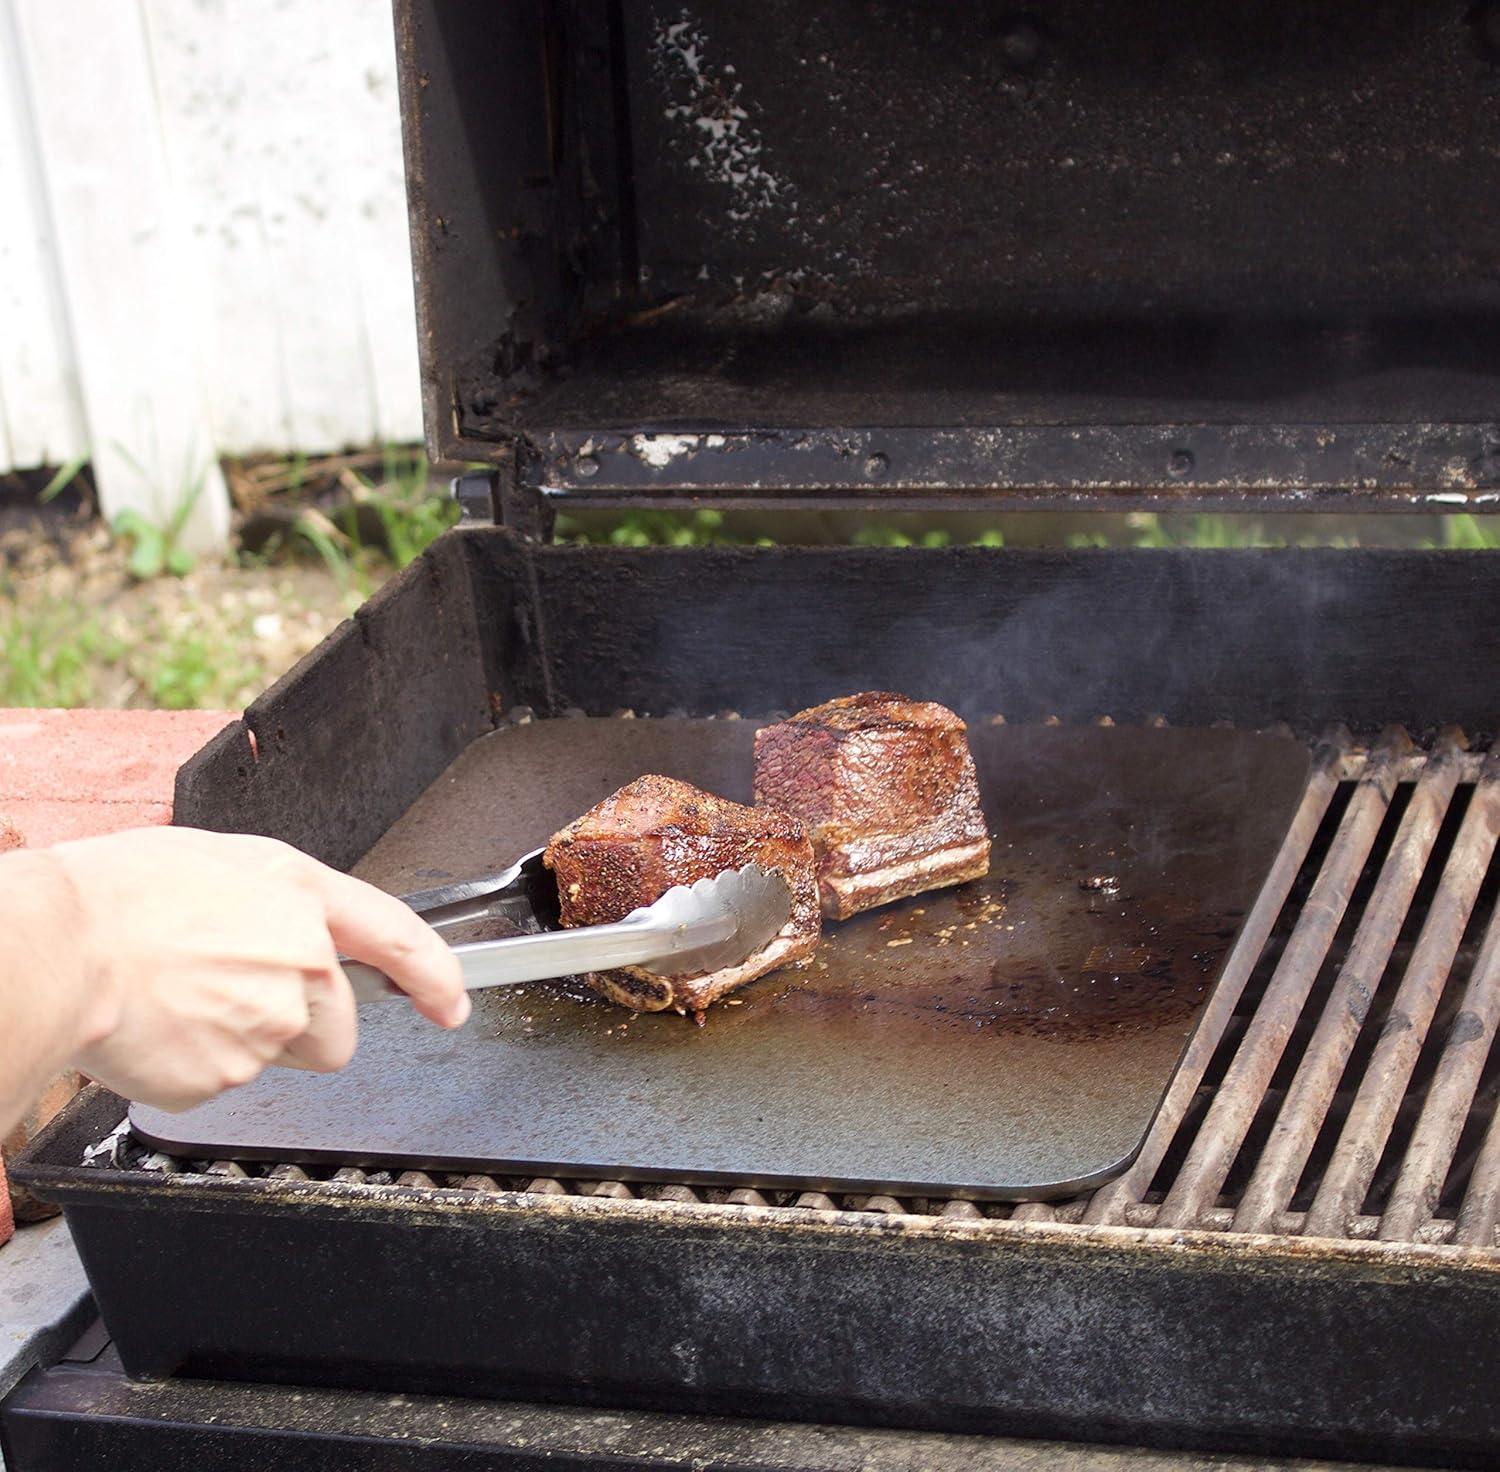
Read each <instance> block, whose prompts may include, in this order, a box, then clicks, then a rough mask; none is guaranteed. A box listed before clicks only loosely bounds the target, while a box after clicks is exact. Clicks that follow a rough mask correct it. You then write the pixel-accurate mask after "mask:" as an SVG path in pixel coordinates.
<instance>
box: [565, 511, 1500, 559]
mask: <svg viewBox="0 0 1500 1472" xmlns="http://www.w3.org/2000/svg"><path fill="white" fill-rule="evenodd" d="M1423 524H1424V525H1425V526H1428V527H1430V524H1431V519H1427V520H1426V522H1425V523H1423ZM1412 525H1417V523H1411V522H1406V521H1405V520H1404V518H1402V517H1399V516H1397V515H1395V514H1393V513H1373V514H1371V513H1366V514H1363V515H1354V516H1341V515H1337V514H1317V515H1301V516H1297V515H1291V516H1287V515H1278V514H1270V515H1254V514H1247V513H1222V514H1209V513H1199V514H1184V513H1176V512H1173V513H1166V514H1161V515H1158V514H1156V513H1154V512H1130V513H1124V514H1122V513H1118V512H1091V513H1068V514H1056V515H1054V514H1052V513H1048V512H1028V511H1023V512H1008V513H1001V514H999V515H993V516H983V515H980V514H976V513H973V512H961V513H955V514H951V515H944V514H936V513H935V514H932V515H923V514H921V513H908V514H904V515H899V516H888V517H882V518H880V519H878V520H871V519H868V518H865V517H861V516H859V515H857V514H855V513H839V512H829V513H820V512H810V513H788V514H783V515H781V516H779V517H778V516H775V515H774V514H772V513H744V512H736V513H728V514H726V513H724V512H720V511H714V510H710V509H699V510H696V511H690V512H669V511H635V512H626V513H623V514H621V513H614V514H610V513H600V512H594V513H590V514H589V515H586V516H585V515H577V514H573V515H569V514H563V515H561V516H559V517H558V519H557V537H558V540H560V541H566V542H573V543H578V544H585V545H587V544H590V543H593V544H607V545H612V546H620V547H688V546H700V547H701V546H735V545H740V546H744V545H758V546H769V545H774V544H775V543H779V542H786V543H808V544H830V543H832V544H838V543H846V544H849V545H853V546H856V547H958V546H970V547H1008V546H1050V547H1058V546H1063V547H1071V548H1102V547H1116V548H1121V547H1123V548H1146V549H1165V548H1176V547H1194V548H1209V549H1243V548H1278V547H1358V546H1370V545H1374V546H1387V545H1405V546H1416V547H1423V548H1441V549H1445V550H1455V551H1473V550H1480V549H1495V548H1500V516H1473V515H1468V514H1463V515H1450V516H1444V517H1443V518H1442V519H1441V531H1440V534H1439V535H1438V536H1437V537H1436V538H1434V537H1432V536H1430V535H1425V534H1424V535H1417V536H1403V535H1402V531H1403V527H1404V526H1412ZM772 532H774V533H775V534H774V535H772V534H771V533H772Z"/></svg>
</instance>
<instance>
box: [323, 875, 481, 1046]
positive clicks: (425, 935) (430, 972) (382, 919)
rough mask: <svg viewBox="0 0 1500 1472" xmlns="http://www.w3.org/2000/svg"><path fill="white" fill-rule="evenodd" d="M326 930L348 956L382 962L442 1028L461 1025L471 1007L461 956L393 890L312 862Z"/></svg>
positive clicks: (406, 991) (386, 972)
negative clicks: (461, 967)
mask: <svg viewBox="0 0 1500 1472" xmlns="http://www.w3.org/2000/svg"><path fill="white" fill-rule="evenodd" d="M313 869H314V871H315V881H314V882H315V883H316V885H317V887H318V890H319V893H320V894H321V896H322V899H323V905H324V912H325V915H326V918H327V921H328V931H329V934H330V935H331V936H332V937H333V943H334V945H336V946H337V947H338V948H339V950H340V951H342V952H343V953H344V954H345V955H346V956H349V957H351V958H352V959H353V960H356V961H367V962H368V963H369V964H370V965H371V966H378V967H379V968H380V969H381V970H382V971H383V972H385V974H386V975H387V976H389V977H390V979H391V980H392V981H393V982H395V983H396V985H397V986H398V987H400V988H401V990H402V991H404V992H405V993H406V994H407V996H409V997H410V998H411V1000H412V1005H413V1006H414V1007H415V1008H416V1009H417V1011H418V1012H420V1013H421V1014H422V1015H423V1016H424V1017H426V1018H428V1019H430V1020H431V1021H433V1022H435V1023H437V1024H438V1025H439V1026H440V1027H462V1026H463V1024H464V1023H465V1022H466V1021H467V1020H468V1017H469V1012H470V1002H469V994H468V992H466V991H465V990H464V983H463V972H462V970H461V969H460V967H459V964H458V957H457V956H455V955H454V954H453V951H452V950H451V949H450V948H449V946H448V943H447V942H446V941H445V940H443V938H442V937H441V936H440V935H438V933H437V932H436V931H435V930H433V929H432V927H431V926H430V925H428V924H427V922H426V921H425V920H423V919H421V918H420V917H419V916H418V915H417V914H416V913H415V912H413V911H412V910H410V909H408V908H407V907H406V906H405V905H404V904H402V902H401V901H400V900H398V899H396V898H395V896H394V895H388V894H386V893H385V891H384V890H380V889H376V888H375V886H374V885H372V884H366V883H365V882H364V881H363V880H362V879H355V878H353V877H352V876H350V875H348V874H340V873H339V872H338V870H336V869H328V868H325V867H324V866H323V865H321V864H316V863H315V864H314V865H313Z"/></svg>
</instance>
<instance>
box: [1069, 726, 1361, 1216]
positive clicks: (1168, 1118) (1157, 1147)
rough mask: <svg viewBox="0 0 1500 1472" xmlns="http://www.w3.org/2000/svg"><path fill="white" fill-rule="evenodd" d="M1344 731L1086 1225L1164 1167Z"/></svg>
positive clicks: (1325, 757)
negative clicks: (1148, 1116) (1139, 1138)
mask: <svg viewBox="0 0 1500 1472" xmlns="http://www.w3.org/2000/svg"><path fill="white" fill-rule="evenodd" d="M1350 745H1351V741H1350V737H1349V733H1348V732H1347V731H1344V730H1342V729H1339V730H1335V731H1331V732H1329V733H1328V734H1327V735H1326V736H1325V737H1324V738H1323V740H1322V742H1321V743H1320V744H1319V746H1318V748H1317V750H1316V752H1315V753H1314V755H1313V764H1312V771H1311V773H1310V775H1309V777H1308V782H1307V790H1306V791H1305V792H1304V794H1303V797H1302V805H1301V807H1300V808H1298V810H1297V815H1296V817H1295V818H1293V819H1292V824H1291V827H1290V828H1289V829H1288V830H1287V836H1286V839H1285V841H1284V842H1283V844H1282V846H1281V851H1280V853H1278V854H1277V855H1276V861H1275V863H1274V864H1273V865H1272V866H1271V872H1270V874H1269V875H1268V876H1267V878H1266V882H1265V885H1264V886H1263V887H1262V889H1261V892H1260V895H1259V897H1258V898H1257V899H1256V902H1255V904H1254V906H1253V907H1252V908H1251V910H1250V913H1249V915H1247V916H1246V917H1245V923H1244V926H1243V927H1242V928H1241V930H1240V935H1239V939H1238V940H1237V941H1236V943H1235V946H1234V949H1233V950H1232V951H1231V952H1230V954H1229V958H1228V960H1227V961H1226V962H1225V963H1224V970H1223V973H1222V975H1221V976H1220V979H1219V984H1218V986H1217V987H1215V989H1214V993H1213V996H1212V997H1211V998H1210V999H1209V1003H1208V1006H1207V1007H1205V1008H1204V1011H1203V1017H1202V1018H1201V1020H1200V1021H1199V1023H1198V1027H1197V1030H1196V1031H1195V1032H1194V1033H1193V1036H1192V1039H1191V1041H1190V1042H1189V1043H1188V1046H1187V1049H1186V1051H1185V1052H1184V1054H1183V1058H1182V1062H1181V1063H1180V1064H1179V1065H1178V1068H1177V1073H1176V1075H1175V1076H1174V1077H1173V1079H1172V1084H1171V1087H1170V1088H1169V1089H1168V1091H1167V1096H1166V1098H1165V1099H1164V1100H1163V1101H1162V1106H1161V1109H1160V1110H1159V1111H1158V1113H1157V1116H1156V1122H1155V1123H1154V1124H1153V1126H1152V1128H1151V1133H1150V1134H1149V1135H1148V1136H1147V1138H1146V1143H1145V1144H1144V1145H1143V1146H1142V1147H1141V1152H1140V1154H1139V1155H1138V1156H1137V1157H1136V1159H1135V1162H1134V1164H1133V1165H1132V1166H1131V1167H1130V1169H1129V1170H1127V1171H1126V1172H1125V1173H1124V1174H1123V1175H1121V1176H1119V1177H1117V1178H1116V1179H1115V1180H1114V1181H1112V1182H1111V1183H1110V1184H1109V1185H1107V1186H1103V1187H1101V1188H1100V1189H1099V1190H1098V1191H1096V1192H1095V1193H1094V1197H1093V1200H1091V1201H1090V1202H1089V1204H1088V1206H1087V1207H1086V1208H1085V1209H1084V1213H1083V1220H1084V1221H1085V1222H1088V1223H1090V1224H1099V1225H1106V1226H1109V1225H1113V1226H1118V1225H1120V1224H1121V1223H1123V1222H1124V1221H1125V1219H1126V1213H1127V1210H1128V1208H1129V1207H1130V1206H1132V1205H1134V1204H1135V1203H1138V1202H1140V1201H1141V1199H1142V1198H1143V1197H1144V1196H1145V1194H1146V1192H1147V1190H1148V1189H1149V1188H1150V1185H1151V1181H1152V1178H1153V1177H1154V1176H1155V1175H1156V1172H1157V1171H1158V1170H1159V1169H1160V1168H1161V1163H1162V1160H1163V1158H1164V1157H1165V1156H1166V1153H1167V1150H1168V1148H1169V1147H1170V1145H1171V1143H1172V1137H1173V1136H1174V1135H1175V1134H1176V1133H1177V1130H1178V1127H1179V1126H1180V1125H1181V1124H1182V1121H1183V1119H1184V1117H1185V1116H1186V1115H1187V1112H1188V1107H1189V1106H1190V1105H1191V1104H1192V1102H1193V1098H1194V1096H1195V1095H1196V1094H1197V1092H1198V1087H1199V1085H1200V1084H1201V1083H1202V1082H1203V1075H1204V1073H1205V1072H1206V1071H1207V1069H1208V1065H1209V1061H1210V1060H1211V1059H1212V1058H1213V1055H1214V1050H1215V1049H1216V1048H1217V1047H1218V1045H1219V1039H1220V1038H1221V1037H1223V1035H1224V1029H1225V1028H1226V1027H1227V1026H1228V1025H1229V1020H1230V1018H1231V1017H1233V1015H1234V1009H1235V1007H1236V1006H1237V1005H1238V1004H1239V1000H1240V997H1241V995H1242V994H1243V993H1244V990H1245V984H1246V983H1247V982H1248V981H1249V980H1250V976H1251V973H1252V972H1253V971H1254V970H1255V963H1256V961H1257V960H1259V958H1260V953H1261V951H1262V950H1263V949H1264V948H1265V944H1266V941H1267V940H1268V939H1269V938H1270V935H1271V931H1272V929H1273V928H1274V927H1275V925H1276V917H1277V916H1278V915H1279V914H1280V913H1281V908H1282V906H1283V905H1284V904H1285V903H1286V899H1287V896H1288V895H1289V894H1290V893H1291V890H1292V885H1293V884H1295V883H1296V880H1297V875H1298V874H1299V873H1300V872H1301V869H1302V865H1303V864H1304V863H1305V862H1306V860H1307V855H1308V851H1309V850H1310V849H1311V848H1312V845H1313V840H1314V839H1315V838H1316V837H1317V835H1318V828H1319V827H1320V825H1321V824H1322V822H1323V816H1324V814H1325V813H1326V812H1327V811H1328V805H1329V804H1330V803H1331V802H1332V801H1333V795H1334V793H1335V792H1337V791H1338V785H1339V775H1340V772H1341V770H1342V768H1343V766H1344V763H1345V762H1346V760H1347V759H1348V756H1349V748H1350Z"/></svg>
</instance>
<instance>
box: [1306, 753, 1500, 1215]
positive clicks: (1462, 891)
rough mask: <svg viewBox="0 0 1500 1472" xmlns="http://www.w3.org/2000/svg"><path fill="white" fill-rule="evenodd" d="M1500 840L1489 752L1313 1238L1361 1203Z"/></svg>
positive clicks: (1352, 1113)
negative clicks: (1498, 837) (1496, 845)
mask: <svg viewBox="0 0 1500 1472" xmlns="http://www.w3.org/2000/svg"><path fill="white" fill-rule="evenodd" d="M1497 836H1500V750H1497V751H1492V752H1491V753H1490V755H1489V757H1488V758H1487V759H1486V761H1485V763H1484V766H1483V768H1482V770H1481V772H1480V773H1479V781H1478V784H1477V786H1476V787H1475V790H1474V795H1473V797H1472V799H1471V800H1470V803H1469V809H1468V811H1467V812H1466V813H1465V814H1464V821H1463V825H1462V826H1461V827H1460V829H1459V832H1458V836H1457V838H1456V839H1455V840H1454V844H1453V851H1452V853H1451V854H1450V855H1449V857H1448V862H1447V864H1446V866H1445V867H1444V870H1443V875H1442V880H1441V882H1440V883H1439V885H1438V888H1437V893H1436V894H1435V895H1434V896H1433V901H1432V907H1431V909H1430V910H1429V911H1428V914H1427V919H1426V921H1425V923H1424V924H1423V926H1422V930H1421V934H1420V935H1419V936H1418V937H1417V943H1416V946H1415V947H1414V949H1413V950H1412V954H1411V958H1410V960H1409V961H1408V962H1407V965H1406V971H1405V974H1404V975H1403V976H1402V978H1401V984H1400V986H1399V987H1398V988H1397V990H1396V995H1395V997H1394V999H1393V1000H1392V1002H1391V1009H1390V1013H1389V1015H1388V1017H1387V1018H1386V1022H1385V1026H1384V1028H1383V1029H1382V1031H1381V1034H1380V1037H1379V1039H1378V1040H1377V1041H1376V1044H1375V1049H1374V1052H1373V1053H1372V1054H1371V1056H1370V1061H1369V1063H1368V1064H1367V1065H1366V1068H1365V1074H1364V1078H1363V1079H1362V1080H1361V1082H1360V1086H1359V1089H1358V1091H1357V1092H1356V1094H1355V1097H1354V1102H1353V1104H1352V1105H1351V1106H1350V1110H1349V1115H1348V1118H1347V1119H1346V1120H1345V1121H1344V1127H1343V1130H1342V1131H1341V1133H1340V1135H1339V1140H1338V1144H1337V1146H1336V1147H1335V1148H1334V1152H1333V1158H1332V1159H1331V1160H1330V1161H1329V1163H1328V1166H1327V1168H1326V1169H1325V1170H1324V1172H1323V1179H1322V1181H1321V1182H1320V1183H1319V1186H1318V1190H1317V1194H1316V1196H1315V1197H1314V1199H1313V1204H1312V1207H1311V1209H1310V1210H1309V1211H1308V1214H1307V1221H1306V1226H1305V1230H1306V1231H1307V1233H1308V1235H1310V1236H1317V1237H1340V1236H1344V1235H1346V1233H1347V1223H1348V1221H1349V1219H1350V1217H1351V1216H1352V1215H1353V1213H1355V1212H1357V1211H1358V1210H1359V1208H1360V1206H1361V1205H1362V1204H1363V1202H1364V1199H1365V1196H1366V1194H1367V1193H1368V1191H1369V1189H1370V1182H1371V1181H1372V1180H1373V1179H1374V1176H1375V1171H1376V1168H1377V1167H1378V1166H1379V1164H1380V1157H1381V1153H1382V1151H1383V1150H1384V1149H1385V1144H1386V1141H1387V1140H1388V1139H1389V1138H1390V1133H1391V1128H1392V1126H1393V1125H1394V1124H1395V1122H1396V1115H1397V1113H1398V1112H1399V1110H1400V1108H1401V1101H1402V1099H1403V1098H1404V1097H1405V1093H1406V1088H1407V1084H1408V1083H1409V1081H1410V1079H1411V1075H1412V1070H1413V1069H1414V1068H1415V1067H1416V1063H1417V1058H1418V1055H1419V1054H1420V1053H1421V1051H1422V1044H1423V1043H1424V1042H1425V1040H1426V1038H1427V1031H1428V1028H1430V1027H1431V1025H1432V1019H1433V1016H1434V1014H1435V1013H1436V1012H1437V1007H1438V1002H1439V1000H1440V999H1441V998H1442V994H1443V988H1444V986H1445V985H1446V983H1447V980H1448V974H1449V972H1450V970H1451V969H1452V966H1453V961H1454V958H1455V957H1456V956H1457V954H1458V948H1459V946H1460V945H1461V944H1462V942H1463V936H1464V931H1465V929H1466V928H1467V926H1468V923H1469V917H1470V915H1471V914H1472V913H1473V909H1474V904H1475V902H1476V900H1477V899H1478V897H1479V890H1480V886H1481V885H1482V884H1483V883H1484V877H1485V874H1486V872H1487V871H1488V869H1489V866H1490V859H1491V857H1492V855H1493V854H1494V851H1495V843H1496V838H1497Z"/></svg>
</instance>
